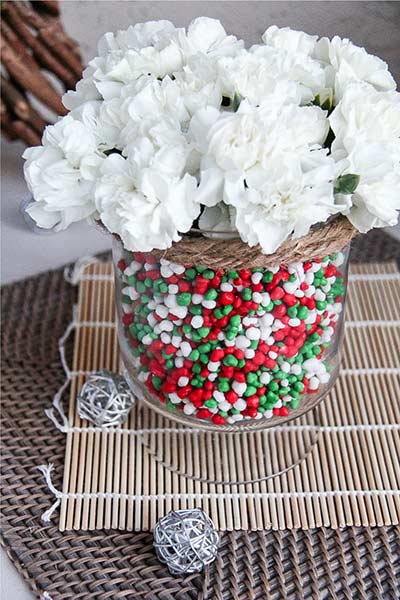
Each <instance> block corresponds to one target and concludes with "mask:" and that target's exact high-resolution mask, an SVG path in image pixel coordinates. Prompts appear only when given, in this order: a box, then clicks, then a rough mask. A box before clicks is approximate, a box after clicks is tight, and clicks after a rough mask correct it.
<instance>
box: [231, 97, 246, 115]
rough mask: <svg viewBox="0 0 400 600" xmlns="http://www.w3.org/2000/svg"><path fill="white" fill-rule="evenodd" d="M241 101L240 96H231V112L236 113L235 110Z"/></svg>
mask: <svg viewBox="0 0 400 600" xmlns="http://www.w3.org/2000/svg"><path fill="white" fill-rule="evenodd" d="M242 100H243V98H242V96H241V95H240V94H236V93H235V95H234V96H233V100H232V110H233V112H236V111H237V109H238V108H239V106H240V103H241V101H242Z"/></svg>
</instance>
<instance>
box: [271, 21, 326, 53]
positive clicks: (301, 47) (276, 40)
mask: <svg viewBox="0 0 400 600" xmlns="http://www.w3.org/2000/svg"><path fill="white" fill-rule="evenodd" d="M317 39H318V36H317V35H308V34H307V33H304V32H303V31H296V30H294V29H290V27H277V26H276V25H271V27H268V29H267V30H266V32H265V33H264V34H263V36H262V41H263V42H264V44H265V45H266V46H272V47H273V48H280V49H282V50H285V51H286V52H288V53H290V54H299V53H301V54H305V55H307V56H310V55H311V54H312V53H313V52H314V48H315V43H316V41H317Z"/></svg>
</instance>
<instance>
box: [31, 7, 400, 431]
mask: <svg viewBox="0 0 400 600" xmlns="http://www.w3.org/2000/svg"><path fill="white" fill-rule="evenodd" d="M98 54H99V55H98V56H97V57H96V58H94V59H93V60H92V61H91V62H90V63H89V66H88V68H87V69H86V70H85V71H84V73H83V79H82V80H81V81H80V82H79V83H78V85H77V87H76V91H71V92H68V93H67V94H66V95H65V96H64V98H63V102H64V104H65V106H66V107H67V108H68V109H69V110H70V112H69V114H68V115H66V116H65V117H63V118H61V119H60V120H59V121H58V122H57V123H56V124H55V125H52V126H49V127H48V128H47V129H46V131H45V133H44V136H43V143H42V146H39V147H35V148H30V149H28V150H27V151H26V152H25V154H24V157H25V158H26V165H25V176H26V179H27V182H28V185H29V187H30V189H31V191H32V193H33V196H34V202H32V204H31V205H30V207H29V209H28V212H29V214H30V215H31V216H32V217H33V218H34V219H35V221H36V222H37V224H38V225H39V226H41V227H46V228H55V229H64V228H65V227H67V226H68V225H69V224H70V223H72V222H74V221H78V220H80V219H85V218H89V219H91V220H92V221H93V222H97V223H98V224H99V225H100V226H101V227H102V228H104V229H105V230H108V231H109V232H110V233H111V234H113V238H114V256H115V271H116V289H117V306H118V311H119V321H120V342H121V350H122V356H123V359H124V363H125V366H126V369H127V373H128V379H129V382H130V384H131V386H132V388H133V389H134V391H135V392H136V393H137V394H138V395H139V396H140V397H142V398H143V399H144V400H146V401H148V402H150V403H151V404H152V405H153V406H154V407H155V408H156V409H158V410H161V411H163V410H164V409H167V410H171V411H174V414H175V415H176V416H177V418H179V419H180V420H184V421H186V422H188V423H192V424H193V423H197V424H198V423H206V424H207V426H209V427H219V428H237V427H243V426H254V424H256V425H257V426H266V425H267V424H268V423H272V422H276V421H277V420H278V422H279V421H280V422H282V421H284V420H285V418H286V419H287V418H289V417H291V416H296V415H298V414H300V413H301V412H302V411H303V412H304V410H305V409H307V408H308V407H310V406H312V405H315V402H316V401H317V400H318V399H320V398H321V397H323V395H324V394H326V391H327V390H328V389H329V386H330V385H332V383H333V381H334V379H335V376H336V374H337V370H338V365H339V355H340V352H339V350H340V341H341V332H342V325H343V303H344V298H345V290H346V268H347V254H348V253H347V249H346V247H347V245H348V243H349V241H350V240H351V238H352V236H353V235H354V233H355V232H356V231H357V230H358V231H360V232H367V231H368V230H369V229H371V228H373V227H383V226H387V225H393V224H395V223H396V221H397V211H398V210H399V209H400V94H398V93H397V92H396V91H395V87H396V86H395V82H394V80H393V77H392V76H391V74H390V72H389V71H388V68H387V65H386V64H385V63H384V62H383V61H382V60H380V59H379V58H377V57H375V56H372V55H370V54H368V53H367V52H366V51H365V50H364V49H363V48H359V47H357V46H355V45H353V44H352V43H351V42H350V41H349V40H347V39H340V38H338V37H334V38H333V39H332V40H329V39H327V38H322V39H318V38H317V37H316V36H311V35H308V34H306V33H303V32H297V31H292V30H290V29H288V28H283V29H279V28H277V27H275V26H272V27H269V28H268V29H267V31H266V32H265V33H264V35H263V36H262V43H261V44H259V45H255V46H252V47H251V48H249V49H245V48H244V43H243V42H242V41H241V40H238V39H237V38H236V37H234V36H232V35H227V34H226V32H225V30H224V29H223V27H222V25H221V24H220V23H219V22H218V21H215V20H212V19H208V18H199V19H196V20H195V21H193V22H192V23H191V24H190V25H189V27H188V29H187V30H185V29H180V28H175V27H174V26H173V25H172V24H171V23H170V22H168V21H158V22H150V23H145V24H139V25H136V26H134V27H130V28H128V29H127V30H126V31H119V32H118V33H117V34H115V35H114V34H111V33H108V34H106V35H105V36H104V37H103V38H102V40H101V41H100V43H99V50H98ZM170 414H172V413H170ZM282 418H283V419H282Z"/></svg>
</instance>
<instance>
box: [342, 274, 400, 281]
mask: <svg viewBox="0 0 400 600" xmlns="http://www.w3.org/2000/svg"><path fill="white" fill-rule="evenodd" d="M399 279H400V273H349V280H350V281H391V280H393V281H398V280H399Z"/></svg>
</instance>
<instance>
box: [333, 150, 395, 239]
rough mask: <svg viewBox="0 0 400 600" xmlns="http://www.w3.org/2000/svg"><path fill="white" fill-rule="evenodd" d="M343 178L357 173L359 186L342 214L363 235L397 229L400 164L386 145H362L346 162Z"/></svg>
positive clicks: (344, 162)
mask: <svg viewBox="0 0 400 600" xmlns="http://www.w3.org/2000/svg"><path fill="white" fill-rule="evenodd" d="M343 164H345V165H346V167H345V168H344V170H343V172H342V174H343V175H345V174H346V173H354V174H357V175H358V176H359V177H360V182H359V184H358V186H357V188H356V190H355V192H354V194H352V195H351V198H350V202H349V207H347V208H346V209H345V210H342V212H343V213H344V214H345V215H346V216H347V217H348V219H349V221H350V222H351V223H352V224H353V225H354V227H356V228H357V229H358V230H359V231H361V232H362V233H366V232H367V231H369V230H370V229H372V228H373V227H387V226H391V225H396V223H397V220H398V211H399V210H400V163H399V160H398V158H397V159H396V158H394V156H393V153H391V152H390V151H389V150H388V148H387V146H386V145H385V144H379V143H371V144H367V145H365V144H364V143H363V142H362V141H361V142H360V143H359V144H358V145H356V146H355V147H354V148H353V150H352V151H351V152H350V153H349V155H348V156H347V157H346V159H345V160H344V161H343Z"/></svg>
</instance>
